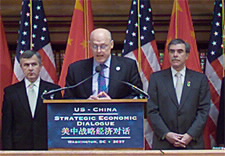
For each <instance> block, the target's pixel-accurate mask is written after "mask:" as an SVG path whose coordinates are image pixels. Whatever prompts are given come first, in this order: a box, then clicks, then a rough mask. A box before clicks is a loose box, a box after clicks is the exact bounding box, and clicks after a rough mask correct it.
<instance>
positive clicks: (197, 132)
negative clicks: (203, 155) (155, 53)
mask: <svg viewBox="0 0 225 156" xmlns="http://www.w3.org/2000/svg"><path fill="white" fill-rule="evenodd" d="M148 93H149V95H150V100H149V102H148V116H149V118H150V120H151V122H152V126H153V129H154V138H153V149H175V147H174V146H173V145H171V144H170V143H169V142H168V141H167V140H166V139H165V138H164V137H165V134H167V133H168V132H175V133H179V134H184V133H188V134H189V135H191V136H192V137H193V138H194V140H192V141H191V142H190V143H189V145H188V146H187V148H191V149H194V148H204V140H203V131H204V127H205V124H206V121H207V118H208V112H209V107H210V89H209V84H208V80H207V77H206V76H205V75H204V74H202V73H198V72H195V71H192V70H189V69H187V70H186V75H185V80H184V85H183V91H182V96H181V103H180V104H178V101H177V98H176V92H175V89H174V84H173V78H172V73H171V69H170V68H169V69H166V70H163V71H160V72H156V73H153V74H152V76H151V79H150V83H149V90H148Z"/></svg>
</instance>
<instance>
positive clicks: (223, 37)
mask: <svg viewBox="0 0 225 156" xmlns="http://www.w3.org/2000/svg"><path fill="white" fill-rule="evenodd" d="M224 11H225V10H224V0H222V40H223V47H222V52H223V77H224V75H225V74H224V69H225V53H224V52H225V50H224V48H225V27H224V19H225V18H224Z"/></svg>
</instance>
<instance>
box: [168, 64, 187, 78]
mask: <svg viewBox="0 0 225 156" xmlns="http://www.w3.org/2000/svg"><path fill="white" fill-rule="evenodd" d="M186 69H187V68H186V66H184V68H183V69H182V70H181V71H179V73H181V75H183V76H184V75H185V72H186ZM171 72H172V75H173V76H175V74H176V73H177V72H178V71H176V70H175V69H174V68H173V67H171Z"/></svg>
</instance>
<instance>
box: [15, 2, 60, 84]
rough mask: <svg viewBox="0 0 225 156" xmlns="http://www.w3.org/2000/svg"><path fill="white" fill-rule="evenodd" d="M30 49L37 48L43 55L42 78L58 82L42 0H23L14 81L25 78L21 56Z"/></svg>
mask: <svg viewBox="0 0 225 156" xmlns="http://www.w3.org/2000/svg"><path fill="white" fill-rule="evenodd" d="M29 49H32V50H36V51H38V52H39V53H40V54H41V55H42V63H43V67H42V70H41V74H40V75H41V78H42V79H44V80H46V81H49V82H53V83H56V82H57V74H56V66H55V60H54V55H53V52H52V48H51V44H50V37H49V31H48V25H47V19H46V16H45V13H44V8H43V3H42V1H41V0H23V3H22V12H21V21H20V30H19V39H18V44H17V49H16V57H15V63H14V73H13V80H12V83H15V82H18V81H21V80H22V79H23V78H24V74H23V72H22V69H21V68H20V65H19V64H20V61H19V57H20V55H21V54H22V53H23V52H24V51H26V50H29Z"/></svg>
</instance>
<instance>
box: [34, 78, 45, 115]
mask: <svg viewBox="0 0 225 156" xmlns="http://www.w3.org/2000/svg"><path fill="white" fill-rule="evenodd" d="M43 83H44V82H43V81H42V80H40V86H39V90H38V97H37V103H36V108H35V114H34V116H36V115H37V113H38V111H39V110H40V107H41V105H42V103H43V99H42V98H41V95H42V93H43V92H44V90H46V88H45V85H44V84H43Z"/></svg>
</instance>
